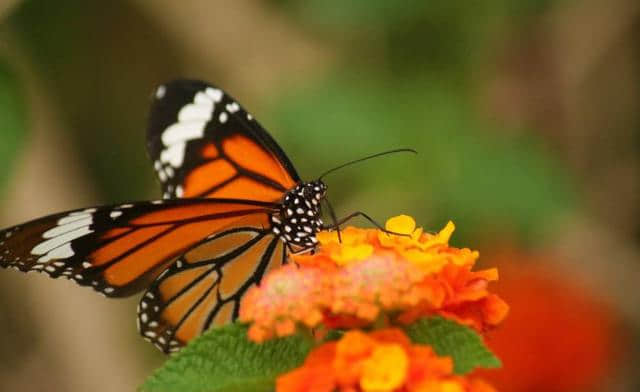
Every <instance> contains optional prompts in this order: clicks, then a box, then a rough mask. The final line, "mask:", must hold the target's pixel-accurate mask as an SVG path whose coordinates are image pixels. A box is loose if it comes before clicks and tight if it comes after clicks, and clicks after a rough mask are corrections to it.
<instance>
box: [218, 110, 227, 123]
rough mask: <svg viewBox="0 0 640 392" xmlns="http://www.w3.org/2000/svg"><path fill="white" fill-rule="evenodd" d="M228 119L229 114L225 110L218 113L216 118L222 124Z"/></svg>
mask: <svg viewBox="0 0 640 392" xmlns="http://www.w3.org/2000/svg"><path fill="white" fill-rule="evenodd" d="M228 119H229V115H228V114H227V112H222V113H220V116H219V117H218V120H220V122H221V123H222V124H224V123H226V122H227V120H228Z"/></svg>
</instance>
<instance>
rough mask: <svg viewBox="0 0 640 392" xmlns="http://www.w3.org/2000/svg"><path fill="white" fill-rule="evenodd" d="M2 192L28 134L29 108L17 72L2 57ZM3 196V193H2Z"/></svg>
mask: <svg viewBox="0 0 640 392" xmlns="http://www.w3.org/2000/svg"><path fill="white" fill-rule="evenodd" d="M0 119H2V121H1V124H2V131H0V167H2V170H0V192H2V191H3V190H4V187H5V185H6V182H7V179H8V178H9V175H10V173H11V169H12V168H13V164H12V163H13V161H14V160H15V158H16V157H17V156H18V153H19V152H20V149H21V147H22V145H23V142H24V139H25V136H26V134H27V109H26V107H25V99H24V96H23V91H22V86H21V85H20V81H19V79H18V76H17V74H16V73H15V72H14V71H13V70H12V69H11V68H10V67H9V66H8V65H7V63H5V62H4V61H3V59H1V58H0ZM0 196H1V193H0Z"/></svg>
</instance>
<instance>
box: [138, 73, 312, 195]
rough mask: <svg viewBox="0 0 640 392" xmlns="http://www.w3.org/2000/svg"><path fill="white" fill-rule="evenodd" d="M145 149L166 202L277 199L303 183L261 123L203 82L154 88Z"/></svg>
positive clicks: (176, 82) (223, 94) (177, 83)
mask: <svg viewBox="0 0 640 392" xmlns="http://www.w3.org/2000/svg"><path fill="white" fill-rule="evenodd" d="M147 148H148V151H149V154H150V156H151V159H152V160H153V165H154V168H155V170H156V173H157V175H158V178H159V179H160V182H161V184H162V191H163V197H165V198H175V197H187V198H189V197H208V198H236V199H250V200H261V201H278V200H279V199H280V198H281V197H282V195H283V193H284V192H285V191H287V190H289V189H291V188H292V187H293V186H295V185H296V184H297V183H298V182H299V181H300V178H299V176H298V174H297V173H296V171H295V169H294V167H293V165H292V164H291V162H290V161H289V159H288V158H287V157H286V155H285V154H284V152H283V151H282V149H281V148H280V147H279V146H278V145H277V144H276V142H275V141H274V140H273V138H271V136H269V134H268V133H267V132H266V131H265V130H264V129H263V128H262V127H261V126H260V124H258V123H257V122H256V121H255V119H253V117H252V116H251V115H250V114H249V113H247V112H246V111H245V110H244V109H243V108H242V107H241V106H240V105H239V104H238V103H237V102H236V101H235V100H234V99H233V98H232V97H230V96H229V95H227V94H226V93H224V92H223V91H222V90H220V89H218V88H216V87H214V86H211V85H209V84H207V83H204V82H200V81H194V80H176V81H173V82H170V83H167V84H165V85H162V86H160V87H159V88H158V89H157V90H156V93H155V96H154V99H153V104H152V108H151V118H150V124H149V129H148V132H147Z"/></svg>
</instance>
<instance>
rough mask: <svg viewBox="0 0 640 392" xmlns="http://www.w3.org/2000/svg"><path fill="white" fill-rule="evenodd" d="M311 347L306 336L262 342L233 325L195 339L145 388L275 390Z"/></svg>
mask: <svg viewBox="0 0 640 392" xmlns="http://www.w3.org/2000/svg"><path fill="white" fill-rule="evenodd" d="M310 350H311V341H309V340H306V339H304V338H303V337H301V336H292V337H288V338H283V339H277V340H272V341H268V342H265V343H262V344H256V343H253V342H250V341H249V340H248V339H247V328H246V327H245V326H242V325H240V324H232V325H228V326H225V327H221V328H216V329H213V330H211V331H209V332H207V333H205V334H204V335H202V336H200V337H199V338H197V339H195V340H194V341H193V342H192V343H190V344H189V345H188V346H187V347H185V348H184V349H182V350H181V351H180V352H179V353H178V354H176V355H175V356H174V357H172V358H170V359H169V360H168V361H167V362H166V363H165V364H164V366H163V367H161V368H160V369H158V370H156V372H155V373H154V374H153V375H152V376H151V377H149V378H148V379H147V381H146V382H145V383H144V385H142V387H140V391H144V392H160V391H162V392H171V391H180V392H196V391H197V392H204V391H207V392H223V391H224V392H227V391H228V392H231V391H235V392H242V391H251V392H254V391H273V390H274V385H275V384H274V383H275V379H276V376H278V375H279V374H282V373H285V372H287V371H289V370H291V369H293V368H295V367H297V366H299V365H300V364H301V363H302V362H303V361H304V359H305V357H306V356H307V354H308V353H309V351H310Z"/></svg>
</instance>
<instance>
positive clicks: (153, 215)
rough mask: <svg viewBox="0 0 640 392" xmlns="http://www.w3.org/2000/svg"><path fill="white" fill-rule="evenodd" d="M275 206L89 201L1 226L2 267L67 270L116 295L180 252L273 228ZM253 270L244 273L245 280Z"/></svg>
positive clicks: (148, 279)
mask: <svg viewBox="0 0 640 392" xmlns="http://www.w3.org/2000/svg"><path fill="white" fill-rule="evenodd" d="M276 208H277V205H275V204H272V203H264V202H250V201H244V200H215V199H176V200H161V201H155V202H141V203H133V204H123V205H118V206H108V207H97V208H88V209H82V210H75V211H70V212H64V213H60V214H55V215H50V216H47V217H44V218H40V219H36V220H34V221H31V222H28V223H25V224H23V225H19V226H15V227H12V228H9V229H6V230H2V231H0V267H5V268H6V267H12V268H15V269H18V270H20V271H23V272H29V271H39V272H45V273H47V274H48V275H49V276H51V277H52V278H58V277H61V276H63V277H67V278H69V279H72V280H74V281H75V282H77V283H78V284H80V285H82V286H90V287H93V288H94V289H95V290H97V291H99V292H102V293H104V294H105V295H107V296H110V297H122V296H127V295H131V294H133V293H135V292H137V291H140V290H143V289H146V288H148V287H149V285H150V284H151V283H152V282H153V280H154V279H156V278H157V277H158V275H160V273H162V272H163V271H164V270H165V269H166V268H167V267H168V266H169V265H170V264H172V263H174V262H175V261H176V260H177V259H178V258H180V257H181V256H182V255H185V256H184V257H187V255H189V254H190V253H188V252H189V251H190V250H194V249H206V248H202V246H203V244H204V243H207V241H209V240H210V239H211V238H214V237H215V236H216V235H219V234H220V233H223V232H225V231H227V230H230V229H232V228H237V227H246V228H247V229H248V228H251V230H254V231H255V232H257V233H260V235H261V236H265V235H266V233H268V230H269V227H270V223H269V215H270V214H271V213H272V212H273V211H274V210H275V209H276ZM249 278H250V277H247V276H245V279H249Z"/></svg>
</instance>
